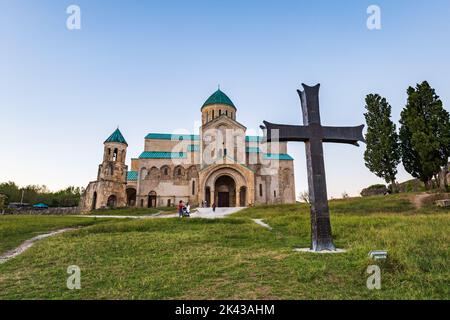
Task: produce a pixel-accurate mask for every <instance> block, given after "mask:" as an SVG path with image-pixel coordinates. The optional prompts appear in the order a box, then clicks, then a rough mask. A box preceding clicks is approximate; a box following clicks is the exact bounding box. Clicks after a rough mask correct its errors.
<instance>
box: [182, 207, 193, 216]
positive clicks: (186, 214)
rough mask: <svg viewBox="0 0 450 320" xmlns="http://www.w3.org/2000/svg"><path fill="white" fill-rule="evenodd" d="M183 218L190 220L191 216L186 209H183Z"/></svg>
mask: <svg viewBox="0 0 450 320" xmlns="http://www.w3.org/2000/svg"><path fill="white" fill-rule="evenodd" d="M182 216H183V217H186V218H189V217H190V216H191V214H190V213H189V211H188V209H187V208H186V207H183V209H182Z"/></svg>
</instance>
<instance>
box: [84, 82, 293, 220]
mask: <svg viewBox="0 0 450 320" xmlns="http://www.w3.org/2000/svg"><path fill="white" fill-rule="evenodd" d="M200 111H201V120H202V122H201V123H202V124H201V126H200V128H199V134H198V135H197V134H170V133H149V134H148V135H147V136H146V137H145V144H144V145H145V146H144V150H143V152H142V153H141V154H140V155H139V157H137V158H131V165H130V167H128V166H127V165H126V164H125V163H126V155H127V147H128V144H127V142H126V140H125V138H124V136H123V135H122V133H121V132H120V130H119V129H118V128H117V130H115V131H114V132H113V134H112V135H111V136H110V137H109V138H108V139H106V141H105V142H104V152H103V161H102V163H101V164H100V165H99V168H98V174H97V180H96V181H92V182H90V183H89V185H88V186H87V188H86V190H85V192H84V194H83V196H82V199H81V204H80V205H81V210H82V211H83V212H89V211H92V210H96V209H103V208H116V207H139V208H151V207H162V206H174V205H176V204H177V203H178V202H179V201H180V200H183V201H184V202H189V203H190V204H191V205H192V206H198V205H202V204H206V205H207V206H211V205H212V204H215V205H216V206H217V207H246V206H253V205H262V204H275V203H294V202H295V185H294V165H293V159H292V157H291V156H290V155H289V154H288V153H287V143H286V142H278V143H275V142H271V143H267V142H264V141H263V138H262V137H261V136H252V135H246V130H247V128H246V127H245V126H244V125H243V124H241V123H239V122H238V121H237V108H236V106H235V105H234V104H233V102H232V101H231V99H230V98H229V97H228V96H227V95H226V94H225V93H223V92H222V91H221V90H220V89H219V90H217V91H216V92H215V93H214V94H212V95H211V96H210V97H209V98H208V99H207V100H206V102H205V103H204V104H203V105H202V107H201V109H200Z"/></svg>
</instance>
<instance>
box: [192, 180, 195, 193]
mask: <svg viewBox="0 0 450 320" xmlns="http://www.w3.org/2000/svg"><path fill="white" fill-rule="evenodd" d="M192 195H195V180H194V181H192Z"/></svg>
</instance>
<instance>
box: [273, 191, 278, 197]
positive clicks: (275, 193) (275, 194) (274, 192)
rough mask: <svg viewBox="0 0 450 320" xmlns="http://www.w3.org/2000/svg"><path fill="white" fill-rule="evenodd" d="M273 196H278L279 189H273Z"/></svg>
mask: <svg viewBox="0 0 450 320" xmlns="http://www.w3.org/2000/svg"><path fill="white" fill-rule="evenodd" d="M273 197H274V198H276V197H277V191H276V190H273Z"/></svg>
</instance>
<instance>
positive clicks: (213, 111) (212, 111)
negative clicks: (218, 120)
mask: <svg viewBox="0 0 450 320" xmlns="http://www.w3.org/2000/svg"><path fill="white" fill-rule="evenodd" d="M212 117H213V119H214V110H213V111H212Z"/></svg>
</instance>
